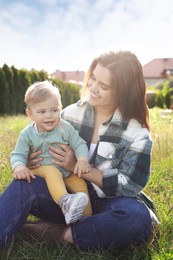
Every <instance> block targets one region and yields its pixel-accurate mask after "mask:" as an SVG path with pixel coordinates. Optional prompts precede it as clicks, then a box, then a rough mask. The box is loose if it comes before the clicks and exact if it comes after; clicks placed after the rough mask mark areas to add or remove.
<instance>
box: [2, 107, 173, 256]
mask: <svg viewBox="0 0 173 260" xmlns="http://www.w3.org/2000/svg"><path fill="white" fill-rule="evenodd" d="M168 112H169V111H168ZM150 121H151V136H152V139H153V151H152V165H151V177H150V180H149V183H148V184H147V186H146V188H145V190H144V191H145V192H146V194H147V195H149V196H150V197H151V198H152V199H153V201H154V202H155V204H156V208H157V212H158V216H159V220H160V221H161V225H160V226H159V228H157V230H155V231H154V236H153V239H152V240H151V242H150V243H149V244H146V245H143V246H140V247H134V246H132V247H129V248H126V249H123V250H122V249H117V248H110V249H109V250H106V251H101V250H100V251H98V250H94V251H90V252H83V251H81V250H78V249H75V248H73V247H70V246H68V245H63V246H57V247H55V246H53V245H51V244H49V243H38V242H37V241H34V243H29V242H26V241H23V240H22V238H20V237H16V238H15V240H14V241H13V243H12V244H11V247H10V248H5V249H4V250H2V252H1V253H0V259H7V256H8V255H9V259H40V260H41V259H70V260H71V259H88V260H92V259H110V260H113V259H118V260H126V259H127V260H128V259H129V260H132V259H134V260H137V259H139V260H147V259H148V260H149V259H154V260H169V259H173V181H172V178H173V113H170V112H169V113H164V111H162V110H160V109H158V108H154V109H151V110H150ZM28 122H29V119H28V118H27V117H26V116H14V117H9V116H7V117H0V190H1V191H3V190H4V189H5V187H6V186H7V185H8V184H9V183H10V181H11V180H12V172H11V168H10V163H9V157H10V153H11V151H12V150H13V149H14V146H15V144H16V140H17V138H18V134H19V132H20V131H21V130H22V129H23V127H24V126H26V125H27V123H28Z"/></svg>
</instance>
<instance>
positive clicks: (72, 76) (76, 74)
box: [51, 70, 85, 86]
mask: <svg viewBox="0 0 173 260" xmlns="http://www.w3.org/2000/svg"><path fill="white" fill-rule="evenodd" d="M84 75H85V72H84V71H79V70H76V71H60V70H56V71H55V72H54V73H52V74H51V77H53V78H58V79H60V80H62V81H65V82H71V83H75V84H78V85H80V86H81V85H83V79H84Z"/></svg>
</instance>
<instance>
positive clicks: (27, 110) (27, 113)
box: [26, 108, 31, 117]
mask: <svg viewBox="0 0 173 260" xmlns="http://www.w3.org/2000/svg"><path fill="white" fill-rule="evenodd" d="M26 115H27V116H29V117H31V111H30V110H29V109H28V108H26Z"/></svg>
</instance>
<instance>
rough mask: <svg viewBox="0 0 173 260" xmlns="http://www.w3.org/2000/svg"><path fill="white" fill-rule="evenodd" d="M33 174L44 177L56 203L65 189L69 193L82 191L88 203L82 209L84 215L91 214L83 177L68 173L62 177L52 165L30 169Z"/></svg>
mask: <svg viewBox="0 0 173 260" xmlns="http://www.w3.org/2000/svg"><path fill="white" fill-rule="evenodd" d="M32 172H33V173H34V174H35V175H38V176H41V177H43V178H44V179H45V181H46V184H47V187H48V190H49V192H50V194H51V196H52V198H53V200H54V201H55V202H56V203H58V201H59V199H60V198H61V197H62V196H63V195H65V194H67V193H68V192H67V189H68V190H69V191H70V192H71V193H76V192H84V193H86V194H87V196H88V205H87V206H86V208H85V210H84V216H91V215H92V207H91V202H90V198H89V193H88V188H87V184H86V182H85V180H84V179H82V178H79V177H78V176H77V175H74V174H70V175H69V176H68V177H66V178H63V176H62V173H61V172H60V171H59V170H58V169H57V168H56V167H54V166H52V165H43V166H40V167H39V168H36V169H34V170H32Z"/></svg>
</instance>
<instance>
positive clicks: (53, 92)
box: [24, 80, 62, 109]
mask: <svg viewBox="0 0 173 260" xmlns="http://www.w3.org/2000/svg"><path fill="white" fill-rule="evenodd" d="M51 97H57V98H58V104H59V108H60V109H62V103H61V95H60V92H59V90H58V88H57V87H55V86H53V85H52V83H51V82H49V81H48V80H45V81H38V82H35V83H34V84H32V85H31V86H30V87H29V88H28V89H27V91H26V93H25V99H24V101H25V103H26V105H27V109H29V108H30V106H31V105H32V104H36V103H41V102H44V101H45V100H46V99H49V98H51Z"/></svg>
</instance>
